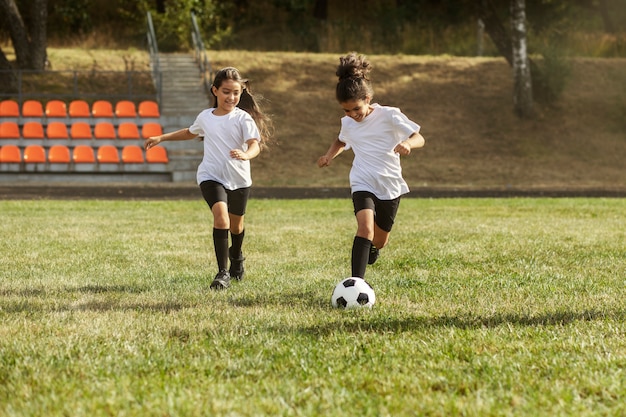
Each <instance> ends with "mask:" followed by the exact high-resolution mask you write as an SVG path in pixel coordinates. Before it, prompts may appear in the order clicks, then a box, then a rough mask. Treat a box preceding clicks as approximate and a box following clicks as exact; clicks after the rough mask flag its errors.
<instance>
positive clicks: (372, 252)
mask: <svg viewBox="0 0 626 417" xmlns="http://www.w3.org/2000/svg"><path fill="white" fill-rule="evenodd" d="M379 254H380V250H379V249H378V248H377V247H376V246H374V245H372V246H370V256H369V258H368V259H367V264H368V265H371V264H373V263H374V262H376V259H378V255H379Z"/></svg>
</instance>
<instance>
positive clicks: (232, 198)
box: [144, 67, 271, 290]
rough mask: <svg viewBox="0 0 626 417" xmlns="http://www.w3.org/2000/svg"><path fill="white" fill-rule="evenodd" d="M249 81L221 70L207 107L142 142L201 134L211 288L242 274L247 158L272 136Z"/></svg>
mask: <svg viewBox="0 0 626 417" xmlns="http://www.w3.org/2000/svg"><path fill="white" fill-rule="evenodd" d="M248 84H249V83H248V80H246V79H244V78H242V77H241V75H240V74H239V71H238V70H237V69H236V68H232V67H227V68H223V69H221V70H220V71H218V72H217V74H216V75H215V79H214V81H213V85H212V86H211V95H212V97H213V107H212V108H209V109H206V110H203V111H202V112H200V114H198V116H197V117H196V120H195V122H194V123H193V124H192V125H191V126H190V127H188V128H184V129H180V130H177V131H175V132H171V133H166V134H163V135H160V136H153V137H150V138H147V139H146V140H145V143H144V146H145V148H146V149H150V148H152V147H153V146H157V145H158V144H159V143H161V142H164V141H179V140H190V139H194V138H197V137H200V138H203V139H202V140H203V142H204V156H203V158H202V162H201V163H200V165H199V166H198V172H197V181H198V185H199V186H200V190H201V191H202V196H203V197H204V199H205V200H206V202H207V204H208V205H209V207H210V209H211V213H212V214H213V245H214V249H215V257H216V260H217V269H218V272H217V275H215V278H214V279H213V282H212V283H211V285H210V288H211V289H216V290H220V289H225V288H228V287H229V286H230V281H231V278H233V279H236V280H241V279H243V276H244V265H243V261H244V259H245V258H244V257H243V253H242V250H241V248H242V245H243V238H244V214H245V212H246V206H247V203H248V197H249V195H250V187H251V185H252V178H251V175H250V159H252V158H255V157H256V156H257V155H258V154H259V152H260V151H261V148H262V146H263V145H264V144H265V142H266V141H268V140H269V139H270V137H271V120H270V118H269V117H268V116H267V115H266V114H264V113H263V111H261V109H260V108H259V105H258V103H257V100H256V99H255V96H254V95H252V93H251V91H250V87H249V85H248ZM229 232H230V238H231V241H232V245H231V246H230V247H229V244H228V237H229V236H228V235H229ZM229 260H230V267H229V266H228V261H229Z"/></svg>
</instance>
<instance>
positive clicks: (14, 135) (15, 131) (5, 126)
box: [0, 122, 20, 139]
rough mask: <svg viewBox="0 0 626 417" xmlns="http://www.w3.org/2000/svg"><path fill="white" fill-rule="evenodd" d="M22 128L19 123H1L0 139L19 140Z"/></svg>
mask: <svg viewBox="0 0 626 417" xmlns="http://www.w3.org/2000/svg"><path fill="white" fill-rule="evenodd" d="M19 138H20V127H19V126H18V124H17V122H2V123H0V139H19Z"/></svg>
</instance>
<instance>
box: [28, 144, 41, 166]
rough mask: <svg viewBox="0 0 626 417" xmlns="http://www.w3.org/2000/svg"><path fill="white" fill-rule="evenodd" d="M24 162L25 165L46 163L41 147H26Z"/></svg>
mask: <svg viewBox="0 0 626 417" xmlns="http://www.w3.org/2000/svg"><path fill="white" fill-rule="evenodd" d="M24 162H26V163H27V164H42V163H44V162H46V151H45V150H44V148H43V146H41V145H28V146H27V147H26V149H24Z"/></svg>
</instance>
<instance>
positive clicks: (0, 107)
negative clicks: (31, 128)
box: [0, 100, 20, 117]
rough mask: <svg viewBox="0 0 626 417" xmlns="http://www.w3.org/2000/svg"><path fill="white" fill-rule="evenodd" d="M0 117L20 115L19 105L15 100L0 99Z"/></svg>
mask: <svg viewBox="0 0 626 417" xmlns="http://www.w3.org/2000/svg"><path fill="white" fill-rule="evenodd" d="M0 117H20V105H19V104H17V101H15V100H2V101H0Z"/></svg>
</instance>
